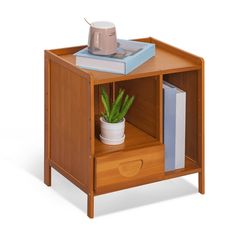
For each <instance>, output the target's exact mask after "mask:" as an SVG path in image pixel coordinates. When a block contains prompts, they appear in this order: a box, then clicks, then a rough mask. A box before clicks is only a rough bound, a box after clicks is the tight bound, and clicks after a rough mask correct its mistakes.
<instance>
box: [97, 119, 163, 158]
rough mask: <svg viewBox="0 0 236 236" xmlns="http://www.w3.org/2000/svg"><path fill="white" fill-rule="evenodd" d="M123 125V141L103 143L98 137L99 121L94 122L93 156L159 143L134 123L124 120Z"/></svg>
mask: <svg viewBox="0 0 236 236" xmlns="http://www.w3.org/2000/svg"><path fill="white" fill-rule="evenodd" d="M125 125H126V127H125V135H126V137H125V142H124V143H122V144H119V145H107V144H103V143H102V142H101V141H100V139H99V136H98V135H99V122H98V121H97V122H96V130H97V132H96V137H95V156H96V157H99V156H102V155H105V154H107V153H111V152H117V151H124V150H127V149H130V148H132V147H133V148H134V147H141V146H147V145H152V144H159V142H158V141H157V140H156V139H155V138H154V137H152V136H151V135H149V134H147V133H146V132H144V131H142V130H140V129H138V128H137V127H135V126H134V125H132V124H130V123H129V122H126V124H125Z"/></svg>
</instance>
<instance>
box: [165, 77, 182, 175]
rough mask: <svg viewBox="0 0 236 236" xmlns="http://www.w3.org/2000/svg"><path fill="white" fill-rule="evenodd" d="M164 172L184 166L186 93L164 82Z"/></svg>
mask: <svg viewBox="0 0 236 236" xmlns="http://www.w3.org/2000/svg"><path fill="white" fill-rule="evenodd" d="M163 94H164V96H163V100H164V119H163V120H164V132H163V134H164V144H165V171H171V170H174V169H179V168H184V166H185V117H186V92H184V91H182V90H181V89H179V88H177V87H175V86H173V85H172V84H169V83H167V82H164V84H163Z"/></svg>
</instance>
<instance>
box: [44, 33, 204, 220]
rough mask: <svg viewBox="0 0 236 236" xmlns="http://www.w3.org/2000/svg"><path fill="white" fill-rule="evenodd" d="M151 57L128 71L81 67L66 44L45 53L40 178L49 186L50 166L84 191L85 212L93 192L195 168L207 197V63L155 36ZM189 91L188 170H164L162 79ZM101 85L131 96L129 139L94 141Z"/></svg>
mask: <svg viewBox="0 0 236 236" xmlns="http://www.w3.org/2000/svg"><path fill="white" fill-rule="evenodd" d="M137 41H143V42H151V43H155V44H156V50H157V52H156V56H155V57H154V58H152V59H150V60H149V61H147V62H146V63H144V64H143V65H141V66H140V67H139V68H137V69H136V70H134V71H133V72H132V73H130V74H128V75H119V74H112V73H105V72H98V71H91V70H85V69H81V68H79V67H77V66H76V65H75V56H74V55H73V54H74V53H75V52H77V51H79V50H80V49H82V48H84V47H85V46H80V47H71V48H63V49H56V50H46V51H45V160H44V161H45V165H44V182H45V184H47V185H48V186H50V185H51V167H53V168H54V169H56V170H57V171H58V172H59V173H61V174H62V175H63V176H65V177H66V178H68V179H69V180H70V181H71V182H73V183H74V184H75V185H76V186H78V187H79V188H80V189H81V190H83V191H84V192H85V193H86V194H87V195H88V216H89V217H91V218H92V217H93V216H94V196H96V195H100V194H104V193H108V192H112V191H116V190H121V189H125V188H130V187H134V186H138V185H142V184H148V183H152V182H156V181H160V180H164V179H170V178H175V177H179V176H183V175H188V174H193V173H198V175H199V181H198V184H199V185H198V186H199V192H200V193H202V194H204V191H205V190H204V61H203V59H202V58H200V57H197V56H194V55H192V54H190V53H187V52H184V51H182V50H180V49H177V48H175V47H173V46H170V45H168V44H166V43H163V42H161V41H158V40H156V39H154V38H151V37H149V38H143V39H138V40H137ZM164 80H165V81H168V82H170V83H172V84H174V85H176V86H178V87H179V88H181V89H182V90H184V91H186V99H187V104H186V109H187V110H186V150H185V153H186V160H185V168H183V169H178V170H175V171H170V172H165V171H164V161H165V159H164V144H163V138H162V136H163V117H162V116H163V111H162V110H163V101H162V96H163V94H162V83H163V81H164ZM101 86H104V87H105V88H106V90H107V92H108V94H109V96H110V97H111V98H114V97H115V94H116V92H117V90H118V89H119V88H120V87H122V88H125V90H126V92H127V93H128V94H131V95H135V96H136V99H135V103H134V104H133V106H132V108H131V109H130V111H129V113H128V115H127V117H126V120H127V122H126V131H125V133H126V140H125V143H123V144H121V145H117V146H109V145H105V144H103V143H101V142H100V140H99V138H98V134H99V125H98V117H99V114H100V112H101V110H102V104H101V100H100V93H101Z"/></svg>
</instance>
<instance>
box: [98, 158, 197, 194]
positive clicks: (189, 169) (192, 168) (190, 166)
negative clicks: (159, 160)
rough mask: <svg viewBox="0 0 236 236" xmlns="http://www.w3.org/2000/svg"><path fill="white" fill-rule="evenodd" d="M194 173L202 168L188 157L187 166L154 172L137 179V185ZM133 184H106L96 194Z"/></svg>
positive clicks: (125, 187)
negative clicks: (158, 172) (161, 172)
mask: <svg viewBox="0 0 236 236" xmlns="http://www.w3.org/2000/svg"><path fill="white" fill-rule="evenodd" d="M194 173H198V174H201V168H200V167H199V166H198V164H197V163H196V162H195V161H193V160H192V159H190V158H188V157H186V158H185V168H182V169H177V170H174V171H169V172H164V174H154V175H150V176H147V177H145V178H144V179H140V180H139V181H136V183H135V186H140V185H144V184H149V183H154V182H157V181H162V180H167V179H173V178H177V177H181V176H185V175H190V174H194ZM133 186H134V185H131V184H130V183H127V182H126V183H125V182H124V183H122V184H120V185H118V184H117V185H116V186H106V187H103V188H102V190H100V191H96V192H95V195H100V194H105V193H109V192H114V191H118V190H122V189H127V188H130V187H133Z"/></svg>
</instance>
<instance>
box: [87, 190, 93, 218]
mask: <svg viewBox="0 0 236 236" xmlns="http://www.w3.org/2000/svg"><path fill="white" fill-rule="evenodd" d="M87 215H88V217H89V218H93V217H94V196H93V194H88V199H87Z"/></svg>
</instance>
